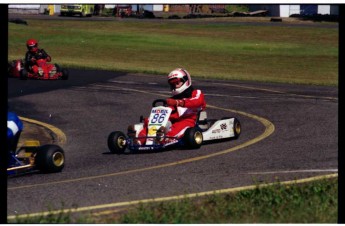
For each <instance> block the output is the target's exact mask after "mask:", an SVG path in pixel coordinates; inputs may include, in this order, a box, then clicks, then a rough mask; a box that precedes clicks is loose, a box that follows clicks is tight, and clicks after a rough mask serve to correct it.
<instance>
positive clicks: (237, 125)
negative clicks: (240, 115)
mask: <svg viewBox="0 0 345 226" xmlns="http://www.w3.org/2000/svg"><path fill="white" fill-rule="evenodd" d="M232 128H233V130H234V134H235V138H236V139H237V138H238V137H239V136H240V134H241V123H240V121H239V120H238V119H237V118H235V119H234V124H233V127H232Z"/></svg>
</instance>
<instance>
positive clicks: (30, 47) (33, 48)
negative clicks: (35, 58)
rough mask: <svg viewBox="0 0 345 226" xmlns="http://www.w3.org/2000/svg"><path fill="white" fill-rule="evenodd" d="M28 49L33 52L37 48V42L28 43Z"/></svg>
mask: <svg viewBox="0 0 345 226" xmlns="http://www.w3.org/2000/svg"><path fill="white" fill-rule="evenodd" d="M28 49H29V50H30V51H32V52H35V51H36V50H37V44H35V45H28Z"/></svg>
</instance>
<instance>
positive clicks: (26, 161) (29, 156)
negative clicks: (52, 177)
mask: <svg viewBox="0 0 345 226" xmlns="http://www.w3.org/2000/svg"><path fill="white" fill-rule="evenodd" d="M64 166H65V154H64V151H63V149H62V148H61V147H60V146H58V145H55V144H46V145H42V146H41V145H40V142H39V141H36V140H28V141H25V143H24V145H23V146H22V147H20V148H19V149H18V150H16V151H10V152H9V156H8V167H7V175H18V174H23V173H28V172H42V173H56V172H60V171H61V170H62V169H63V168H64Z"/></svg>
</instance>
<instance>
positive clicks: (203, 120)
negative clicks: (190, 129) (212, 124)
mask: <svg viewBox="0 0 345 226" xmlns="http://www.w3.org/2000/svg"><path fill="white" fill-rule="evenodd" d="M197 124H198V126H199V128H200V129H202V130H207V129H208V123H207V113H206V111H200V112H199V113H198V120H197Z"/></svg>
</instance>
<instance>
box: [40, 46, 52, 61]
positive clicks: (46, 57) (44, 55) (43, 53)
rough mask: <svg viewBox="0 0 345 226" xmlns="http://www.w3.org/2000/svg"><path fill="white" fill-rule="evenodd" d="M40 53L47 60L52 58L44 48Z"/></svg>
mask: <svg viewBox="0 0 345 226" xmlns="http://www.w3.org/2000/svg"><path fill="white" fill-rule="evenodd" d="M41 53H42V56H43V58H45V59H46V60H47V62H50V61H51V60H52V58H51V57H50V56H49V55H48V53H47V52H46V51H44V49H41Z"/></svg>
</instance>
